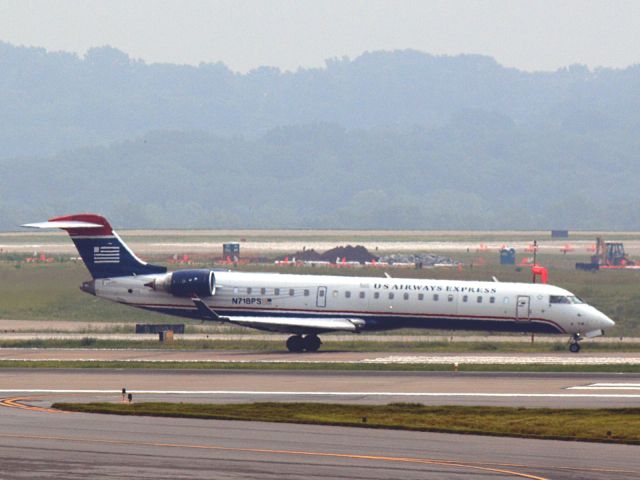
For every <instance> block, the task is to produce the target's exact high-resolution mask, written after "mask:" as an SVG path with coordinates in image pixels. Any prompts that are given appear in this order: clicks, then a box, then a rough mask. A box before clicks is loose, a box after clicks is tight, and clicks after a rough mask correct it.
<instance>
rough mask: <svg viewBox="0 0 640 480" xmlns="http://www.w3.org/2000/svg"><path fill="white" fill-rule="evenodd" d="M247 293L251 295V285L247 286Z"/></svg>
mask: <svg viewBox="0 0 640 480" xmlns="http://www.w3.org/2000/svg"><path fill="white" fill-rule="evenodd" d="M247 295H251V287H247Z"/></svg>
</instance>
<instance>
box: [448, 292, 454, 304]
mask: <svg viewBox="0 0 640 480" xmlns="http://www.w3.org/2000/svg"><path fill="white" fill-rule="evenodd" d="M447 300H449V301H450V302H453V294H451V293H450V294H449V296H448V297H447Z"/></svg>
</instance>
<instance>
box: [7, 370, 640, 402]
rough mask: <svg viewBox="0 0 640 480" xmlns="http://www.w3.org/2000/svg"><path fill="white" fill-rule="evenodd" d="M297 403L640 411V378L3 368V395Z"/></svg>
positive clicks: (50, 399)
mask: <svg viewBox="0 0 640 480" xmlns="http://www.w3.org/2000/svg"><path fill="white" fill-rule="evenodd" d="M122 388H126V389H127V391H128V392H131V393H133V395H134V397H135V400H136V401H199V402H227V403H229V402H256V401H295V402H328V403H359V404H387V403H391V402H418V403H422V404H425V405H490V406H512V407H554V408H587V407H588V408H598V407H638V406H639V405H640V374H624V375H621V374H580V373H556V374H553V373H485V372H481V373H480V372H478V373H471V372H458V373H454V372H376V371H365V372H353V371H335V372H323V371H268V370H265V371H237V370H236V371H233V370H162V369H97V370H93V369H32V368H29V369H3V370H0V398H2V397H16V396H18V397H21V398H22V397H28V398H30V399H31V401H32V403H33V402H35V404H36V405H38V406H43V407H47V406H48V405H50V403H51V402H53V401H64V400H69V399H70V400H75V399H79V400H81V401H92V400H98V401H112V400H117V399H119V398H120V392H121V390H122Z"/></svg>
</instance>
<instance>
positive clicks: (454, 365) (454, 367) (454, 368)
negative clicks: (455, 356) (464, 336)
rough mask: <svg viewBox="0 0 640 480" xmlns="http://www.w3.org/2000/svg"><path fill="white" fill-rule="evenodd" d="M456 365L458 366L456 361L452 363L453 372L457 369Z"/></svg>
mask: <svg viewBox="0 0 640 480" xmlns="http://www.w3.org/2000/svg"><path fill="white" fill-rule="evenodd" d="M458 367H459V366H458V362H456V363H454V364H453V371H454V372H457V371H458Z"/></svg>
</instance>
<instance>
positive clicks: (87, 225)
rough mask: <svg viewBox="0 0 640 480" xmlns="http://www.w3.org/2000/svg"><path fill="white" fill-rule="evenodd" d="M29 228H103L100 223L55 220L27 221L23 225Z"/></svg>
mask: <svg viewBox="0 0 640 480" xmlns="http://www.w3.org/2000/svg"><path fill="white" fill-rule="evenodd" d="M22 226H23V227H27V228H63V229H64V228H102V227H103V226H102V225H100V224H99V223H90V222H79V221H73V220H68V221H59V222H56V221H53V222H39V223H25V224H24V225H22Z"/></svg>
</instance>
